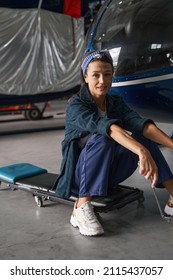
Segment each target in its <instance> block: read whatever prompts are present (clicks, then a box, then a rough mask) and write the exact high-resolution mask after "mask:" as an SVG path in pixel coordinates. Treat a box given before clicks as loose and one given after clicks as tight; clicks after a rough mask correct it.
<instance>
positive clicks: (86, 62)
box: [81, 51, 113, 76]
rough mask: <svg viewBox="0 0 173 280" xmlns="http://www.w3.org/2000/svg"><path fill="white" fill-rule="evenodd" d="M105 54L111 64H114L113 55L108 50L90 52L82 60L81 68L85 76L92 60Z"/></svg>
mask: <svg viewBox="0 0 173 280" xmlns="http://www.w3.org/2000/svg"><path fill="white" fill-rule="evenodd" d="M104 56H105V57H106V58H107V59H108V61H109V62H110V64H112V65H113V60H112V57H111V55H110V53H109V52H108V51H94V52H92V53H90V54H89V55H88V56H86V57H85V58H84V60H83V62H82V65H81V69H82V73H83V76H84V75H85V72H86V69H87V67H88V65H89V64H90V62H91V61H92V60H93V59H95V58H97V59H99V58H102V57H104Z"/></svg>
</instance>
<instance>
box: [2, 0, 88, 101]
mask: <svg viewBox="0 0 173 280" xmlns="http://www.w3.org/2000/svg"><path fill="white" fill-rule="evenodd" d="M41 3H42V1H39V6H38V8H33V9H11V8H4V7H0V106H2V105H12V104H13V105H15V104H25V103H29V102H31V103H33V102H39V101H47V100H52V99H56V98H58V97H62V96H64V95H69V94H70V91H72V93H73V92H76V90H78V89H79V86H80V71H79V68H80V62H81V57H82V55H83V45H84V19H83V17H81V18H73V17H70V16H67V15H64V14H60V13H55V12H52V11H48V10H44V9H41V8H40V7H41Z"/></svg>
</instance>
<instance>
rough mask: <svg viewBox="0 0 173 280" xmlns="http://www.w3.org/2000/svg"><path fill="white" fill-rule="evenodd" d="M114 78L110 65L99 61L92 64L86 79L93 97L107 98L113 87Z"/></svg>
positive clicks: (89, 66)
mask: <svg viewBox="0 0 173 280" xmlns="http://www.w3.org/2000/svg"><path fill="white" fill-rule="evenodd" d="M112 76H113V69H112V65H111V64H110V63H108V62H103V61H99V60H98V61H93V62H91V63H90V64H89V65H88V68H87V72H86V74H85V77H84V80H85V82H86V83H87V84H88V88H89V91H90V93H91V95H92V96H94V97H96V98H99V97H103V96H105V95H106V94H107V92H108V90H109V89H110V87H111V85H112Z"/></svg>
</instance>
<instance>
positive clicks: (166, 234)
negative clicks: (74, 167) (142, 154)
mask: <svg viewBox="0 0 173 280" xmlns="http://www.w3.org/2000/svg"><path fill="white" fill-rule="evenodd" d="M64 105H65V103H64V101H63V102H62V108H63V106H64ZM59 110H60V111H63V110H62V109H59ZM6 118H7V116H6V117H4V116H3V117H1V122H0V132H1V136H0V138H1V139H0V143H1V144H0V155H1V156H0V166H3V165H7V164H13V163H16V162H28V163H32V164H35V165H38V166H41V167H44V168H47V169H48V170H49V171H50V172H53V173H58V171H59V166H60V162H61V145H60V143H61V141H62V139H63V135H64V127H63V125H64V116H63V115H56V116H55V117H54V118H52V119H45V120H41V121H35V122H33V121H23V120H20V119H19V117H17V119H16V116H10V119H11V121H10V122H9V121H7V120H6ZM14 118H15V119H14ZM158 125H159V126H160V127H161V128H162V129H164V131H165V132H167V133H170V132H171V129H172V125H171V124H161V123H159V124H158ZM36 127H37V128H39V130H40V131H38V132H33V131H34V129H33V128H36ZM51 128H52V129H51ZM41 129H42V131H41ZM15 130H18V133H15ZM19 132H21V133H19ZM24 132H25V133H24ZM161 149H162V152H163V154H164V155H165V157H166V159H167V161H168V163H169V164H170V166H171V168H172V170H173V161H172V158H173V151H171V150H169V149H166V148H164V147H161ZM125 183H126V184H127V185H129V186H133V187H138V188H140V189H142V190H144V196H145V201H144V203H143V205H142V206H140V207H139V205H138V203H137V202H133V203H131V204H129V205H127V206H125V207H124V208H121V209H120V210H113V211H111V212H109V213H104V214H101V217H102V224H103V226H104V228H105V234H104V235H103V236H100V237H94V238H90V237H84V236H82V235H80V234H79V232H78V230H77V229H75V228H73V227H72V226H71V225H70V223H69V218H70V215H71V211H72V207H71V206H69V205H65V204H62V203H53V202H50V201H47V202H46V203H45V207H42V208H39V207H38V206H37V205H36V203H35V201H34V198H33V197H32V195H31V194H30V193H28V192H25V191H21V190H17V191H11V190H10V189H8V188H7V187H6V186H5V184H2V186H1V189H0V224H1V230H0V232H1V234H0V259H1V260H22V259H23V260H32V259H33V260H41V259H42V260H43V259H44V260H46V259H48V260H53V259H55V260H60V259H61V260H77V259H81V260H84V259H86V260H91V259H96V260H98V259H100V260H101V259H110V260H113V259H115V260H128V259H129V260H135V259H137V260H146V259H148V260H156V259H158V260H166V259H169V260H172V259H173V250H172V244H173V241H172V239H173V222H172V223H170V224H168V223H167V222H166V221H164V220H163V219H161V217H160V214H159V211H158V207H157V204H156V201H155V198H154V195H153V192H152V190H151V188H150V185H149V183H148V182H146V181H145V179H143V178H141V177H140V176H139V175H138V173H137V172H136V173H135V174H134V175H133V176H132V177H131V178H129V179H128V180H127V181H126V182H125ZM157 194H158V198H159V201H160V203H161V206H162V208H163V207H164V205H165V201H166V199H167V193H166V192H165V191H164V190H158V191H157Z"/></svg>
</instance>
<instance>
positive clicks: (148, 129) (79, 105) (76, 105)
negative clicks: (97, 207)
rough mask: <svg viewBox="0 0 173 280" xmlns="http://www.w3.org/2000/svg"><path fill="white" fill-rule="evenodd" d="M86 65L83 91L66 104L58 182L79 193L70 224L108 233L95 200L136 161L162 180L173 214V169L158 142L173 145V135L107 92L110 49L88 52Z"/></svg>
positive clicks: (62, 190)
mask: <svg viewBox="0 0 173 280" xmlns="http://www.w3.org/2000/svg"><path fill="white" fill-rule="evenodd" d="M81 70H82V78H83V82H84V83H83V85H82V87H81V91H80V93H79V95H77V96H74V97H73V98H72V99H71V100H70V102H69V104H68V106H67V115H66V133H65V139H64V141H63V142H62V152H63V161H62V165H61V174H60V176H59V178H58V181H57V183H56V193H57V194H58V195H59V196H64V197H69V196H70V194H71V193H76V194H77V195H78V200H77V201H76V203H75V205H74V209H73V213H72V216H71V219H70V222H71V224H72V225H73V226H74V227H78V228H79V231H80V233H81V234H84V235H88V236H95V235H100V234H103V233H104V229H103V227H102V225H101V224H100V223H99V221H98V220H97V218H96V216H95V214H94V211H93V207H92V205H91V199H92V197H93V196H105V195H107V193H108V192H109V191H110V190H111V188H112V187H113V186H115V185H116V184H118V183H120V182H122V181H124V180H125V179H127V178H128V177H129V176H130V175H131V174H132V173H133V172H134V171H135V169H136V168H137V166H139V173H140V174H141V175H143V176H144V177H145V178H146V179H147V180H151V182H152V187H155V186H157V185H159V184H162V185H163V186H164V187H165V188H166V189H167V191H168V193H169V195H170V197H169V199H168V202H167V204H166V206H165V212H166V213H167V214H169V215H173V174H172V173H171V171H170V169H169V167H168V165H167V163H166V161H165V159H164V157H163V155H162V154H161V152H160V150H159V149H158V147H157V144H155V142H156V143H159V144H162V145H164V146H166V147H169V148H172V149H173V140H172V139H170V138H169V137H168V136H167V135H166V134H165V133H164V132H162V131H161V130H160V129H159V128H157V126H156V125H155V124H154V122H153V121H152V120H150V119H144V118H142V117H140V116H139V115H138V114H137V113H136V112H134V111H133V110H132V109H130V108H129V107H128V106H127V105H126V104H125V103H124V102H123V100H122V98H121V97H120V96H118V95H117V96H116V95H115V96H112V95H108V92H109V89H110V88H111V84H112V77H113V61H112V58H111V56H110V54H109V52H107V51H94V52H91V53H89V54H87V55H86V57H85V58H84V60H83V62H82V65H81ZM129 132H130V133H129ZM131 133H132V134H131Z"/></svg>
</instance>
